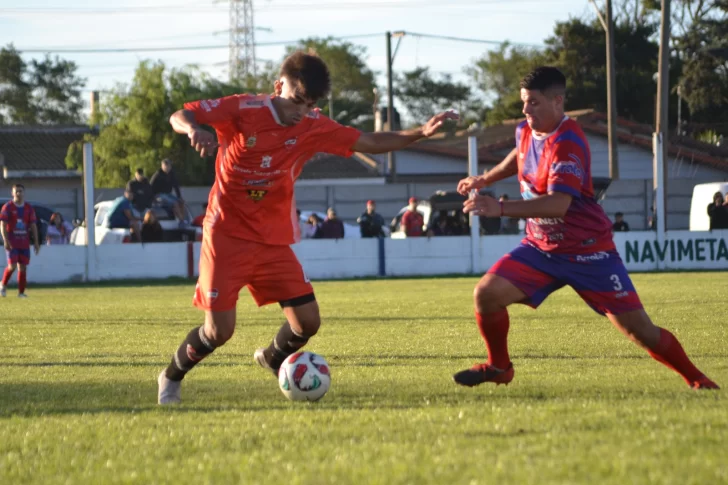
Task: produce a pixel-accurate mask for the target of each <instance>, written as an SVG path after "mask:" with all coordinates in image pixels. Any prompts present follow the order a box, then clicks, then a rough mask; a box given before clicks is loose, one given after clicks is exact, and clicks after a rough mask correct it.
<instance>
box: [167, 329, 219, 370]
mask: <svg viewBox="0 0 728 485" xmlns="http://www.w3.org/2000/svg"><path fill="white" fill-rule="evenodd" d="M204 328H205V327H204V326H200V327H197V328H194V329H192V331H190V333H188V334H187V337H185V339H184V340H183V341H182V345H180V346H179V349H177V352H176V353H175V354H174V356H173V357H172V362H171V363H170V364H169V367H167V371H166V376H167V379H169V380H172V381H181V380H182V379H184V377H185V374H187V373H188V372H189V371H191V370H192V368H193V367H194V366H195V365H197V363H198V362H200V361H201V360H202V359H204V358H205V357H207V356H208V355H210V354H211V353H212V352H213V351H214V350H215V346H214V345H212V344H211V343H210V341H209V340H208V339H207V337H205V331H204Z"/></svg>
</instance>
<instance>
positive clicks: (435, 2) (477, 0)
mask: <svg viewBox="0 0 728 485" xmlns="http://www.w3.org/2000/svg"><path fill="white" fill-rule="evenodd" d="M544 3H560V2H559V1H558V0H510V1H509V2H508V4H509V6H512V5H514V4H518V5H525V4H539V5H542V4H544ZM498 4H501V5H502V4H503V1H502V0H473V1H467V0H454V1H451V2H443V1H442V0H421V1H417V2H407V1H396V2H382V1H374V2H371V1H370V2H368V3H367V4H366V7H367V8H368V9H384V8H417V9H420V8H422V7H438V8H453V7H470V8H477V7H484V6H489V5H490V6H492V5H498ZM190 7H192V8H190ZM361 8H362V4H361V3H353V2H337V3H333V2H323V3H310V2H309V3H288V4H279V3H276V4H274V5H270V6H266V5H261V6H260V7H257V8H256V10H257V11H277V10H280V9H286V10H288V11H291V10H311V9H326V10H347V9H357V10H358V9H361ZM489 8H492V7H489ZM153 13H160V14H164V15H190V14H200V13H215V14H222V13H225V12H224V11H222V10H216V9H215V8H214V6H210V7H204V8H202V7H200V5H199V3H191V4H185V5H156V6H155V5H149V6H143V7H112V8H88V7H78V8H67V7H64V8H52V7H16V8H0V14H4V15H53V16H58V15H73V16H76V15H108V14H143V15H147V14H153ZM514 13H515V12H514Z"/></svg>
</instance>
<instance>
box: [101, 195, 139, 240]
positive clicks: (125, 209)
mask: <svg viewBox="0 0 728 485" xmlns="http://www.w3.org/2000/svg"><path fill="white" fill-rule="evenodd" d="M131 198H132V193H131V192H129V191H128V190H125V191H124V195H122V196H121V197H117V198H116V199H115V200H114V204H113V205H112V206H111V208H110V209H109V214H108V215H107V216H106V227H108V228H109V229H115V228H118V229H129V230H130V231H131V235H132V237H133V238H134V239H136V240H137V241H138V240H139V231H140V230H141V228H140V227H139V226H140V224H139V222H140V220H139V218H138V217H136V216H135V215H134V213H133V212H132V205H131Z"/></svg>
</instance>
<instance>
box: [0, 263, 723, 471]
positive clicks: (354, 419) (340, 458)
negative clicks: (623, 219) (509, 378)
mask: <svg viewBox="0 0 728 485" xmlns="http://www.w3.org/2000/svg"><path fill="white" fill-rule="evenodd" d="M634 280H635V284H636V286H637V288H638V290H639V291H640V292H641V296H642V299H643V301H644V303H645V305H646V307H647V309H648V311H649V312H650V313H651V315H652V317H653V319H654V320H655V321H656V322H657V323H658V324H660V325H663V326H665V327H667V328H668V329H669V330H671V331H672V332H673V333H675V335H677V336H678V338H679V339H680V340H681V341H682V343H683V344H684V346H685V348H686V350H687V352H688V354H689V355H690V356H691V357H692V358H693V360H694V361H695V362H696V364H697V365H698V367H700V368H701V369H702V370H704V371H705V372H706V373H708V374H709V375H710V376H711V377H712V378H713V379H714V380H716V381H717V382H718V383H719V384H722V385H723V387H724V388H725V389H728V359H727V356H728V352H727V348H726V347H727V346H726V344H727V343H728V326H727V325H726V323H725V322H726V319H727V318H728V314H727V313H726V309H727V308H728V305H727V304H726V301H727V300H726V298H727V296H728V274H726V273H675V274H662V275H636V276H635V277H634ZM475 282H476V279H475V278H441V279H402V280H390V281H376V280H374V281H348V282H319V283H316V284H315V288H316V291H317V296H318V299H319V302H320V304H321V309H322V314H323V318H324V325H323V327H322V330H321V332H320V333H319V335H318V336H317V337H316V338H315V339H313V340H312V341H311V343H310V345H309V347H308V349H309V350H312V351H314V352H318V353H320V354H322V355H323V356H325V357H326V359H327V360H328V361H329V364H330V365H331V371H332V377H333V384H332V388H331V390H330V391H329V393H328V394H327V395H326V396H325V397H324V399H323V400H321V401H319V402H317V403H293V402H289V401H287V400H286V399H285V398H284V397H283V395H282V394H281V393H280V391H279V390H278V386H277V382H276V381H275V379H274V378H273V377H272V376H271V375H270V374H269V373H267V372H265V371H263V370H262V369H260V368H258V367H256V366H254V365H253V362H252V353H253V351H254V349H255V348H256V347H259V346H262V345H265V344H267V343H268V342H269V341H270V339H271V337H272V336H273V335H274V333H275V331H276V330H277V328H278V326H279V325H280V323H281V321H282V317H281V313H280V310H279V309H278V308H277V307H276V306H273V305H272V306H269V307H266V308H263V309H257V308H256V307H255V306H254V305H253V304H252V302H251V299H250V298H249V296H248V295H247V292H244V293H243V294H242V295H241V300H240V305H239V309H238V318H239V327H238V330H237V333H236V335H235V336H234V337H233V340H232V341H231V342H230V343H229V344H228V345H226V346H225V347H224V348H222V349H220V350H218V351H217V352H216V353H215V354H214V355H213V356H211V357H210V358H208V360H206V361H205V362H203V363H202V364H201V365H200V366H198V367H197V368H196V369H195V370H194V371H193V372H192V373H191V374H190V375H189V376H188V378H187V379H186V380H185V383H184V386H183V395H182V396H183V400H184V403H183V405H182V406H180V407H176V408H159V407H158V406H157V405H156V392H157V385H156V376H157V374H158V373H159V371H160V370H161V369H162V368H163V367H164V366H166V365H167V363H168V362H169V358H170V356H171V353H172V352H173V350H174V349H176V347H177V345H178V344H179V342H180V340H181V339H182V338H183V337H184V336H185V335H186V333H187V332H188V331H189V330H190V329H191V328H192V327H193V326H195V325H198V324H199V322H200V321H201V313H200V312H198V311H197V310H196V309H194V308H193V307H192V306H191V295H192V290H193V284H190V283H185V284H179V283H174V284H166V285H159V284H155V285H149V286H144V285H141V284H140V285H138V286H130V285H126V286H111V285H102V286H96V287H87V288H81V287H75V288H32V287H31V288H30V289H29V295H30V298H29V299H28V300H25V301H24V300H18V299H17V298H15V291H14V290H10V291H9V294H8V298H6V299H4V300H1V301H0V311H1V312H2V320H0V329H1V330H2V332H0V335H2V339H3V341H4V343H3V350H2V352H0V483H1V484H19V483H39V484H61V483H63V484H66V483H67V484H102V483H139V484H151V483H172V484H180V483H194V484H196V485H199V484H207V483H220V484H237V483H241V484H268V483H271V484H288V483H291V484H299V483H301V484H303V483H305V484H367V483H381V484H405V483H408V484H409V483H412V484H429V483H432V484H485V483H494V484H507V483H539V484H540V483H559V484H565V483H589V484H597V483H598V484H603V483H615V484H625V483H630V484H631V483H660V484H668V483H674V484H680V485H684V484H716V483H728V453H727V452H728V396H727V395H726V392H728V391H726V390H723V391H716V392H695V391H691V390H690V389H689V388H688V387H687V386H686V385H685V384H684V383H683V381H682V379H680V377H679V376H678V375H677V374H675V373H673V372H672V371H669V370H667V369H666V368H664V367H663V366H661V365H659V364H657V363H656V362H654V361H653V360H652V359H651V358H649V356H648V355H647V354H645V353H644V352H643V351H642V350H640V349H638V348H637V347H636V346H634V345H633V344H631V343H630V342H629V341H627V339H625V338H624V337H623V336H622V335H621V334H619V333H618V332H617V331H616V330H615V329H613V328H612V327H611V326H610V324H609V322H608V321H607V320H606V319H604V318H601V317H599V316H598V315H596V314H595V313H593V312H592V311H591V310H590V309H589V308H588V307H587V306H586V305H584V304H582V303H581V301H580V300H579V299H578V297H577V296H576V294H575V293H574V292H573V291H572V290H570V289H565V290H562V291H560V292H558V293H557V294H555V295H554V296H553V297H551V298H550V299H549V300H548V301H547V302H546V303H545V304H544V305H543V306H542V307H541V309H539V310H538V311H533V310H531V309H529V308H526V307H523V306H516V307H514V308H513V309H512V311H511V321H512V324H511V334H510V342H511V356H512V359H513V361H514V365H515V368H516V378H515V380H514V381H513V383H512V384H511V385H510V386H508V387H506V386H499V387H497V388H496V387H495V386H492V385H483V386H480V387H478V388H475V389H465V388H460V387H458V386H456V385H455V384H454V383H453V382H452V380H451V375H452V373H453V372H455V371H457V370H460V369H462V368H464V367H469V366H470V365H472V364H473V363H474V362H475V361H478V360H483V357H484V347H483V344H482V342H481V340H480V338H479V336H478V332H477V328H476V326H475V323H474V321H473V318H472V314H473V310H472V301H471V295H472V288H473V285H474V284H475Z"/></svg>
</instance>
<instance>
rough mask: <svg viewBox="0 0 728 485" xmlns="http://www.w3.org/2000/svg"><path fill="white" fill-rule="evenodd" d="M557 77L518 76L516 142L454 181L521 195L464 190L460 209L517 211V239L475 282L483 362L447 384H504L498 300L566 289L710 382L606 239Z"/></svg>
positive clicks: (694, 382) (524, 299)
mask: <svg viewBox="0 0 728 485" xmlns="http://www.w3.org/2000/svg"><path fill="white" fill-rule="evenodd" d="M565 94H566V78H565V77H564V75H563V74H562V73H561V72H560V71H559V70H558V69H556V68H553V67H539V68H537V69H536V70H534V71H533V72H531V73H530V74H528V75H527V76H526V77H525V78H524V79H523V80H522V81H521V99H522V101H523V113H524V114H525V115H526V120H525V121H524V122H522V123H520V124H519V125H518V127H517V128H516V149H515V150H513V151H512V152H511V154H510V155H509V156H508V157H506V158H505V159H504V160H503V161H502V162H501V163H500V164H499V165H497V166H496V167H495V168H494V169H493V170H490V171H489V172H487V173H486V174H485V175H482V176H475V177H468V178H466V179H463V180H461V181H460V183H459V184H458V192H460V193H461V194H463V195H466V194H469V193H471V191H473V190H478V189H480V188H483V187H487V186H488V185H490V184H492V183H494V182H497V181H499V180H502V179H505V178H507V177H510V176H512V175H516V174H517V175H518V181H519V183H520V186H521V194H522V196H523V200H514V201H503V202H499V201H497V200H495V199H493V198H492V197H488V196H486V195H474V196H472V197H471V198H470V199H468V200H467V201H466V202H465V208H464V210H465V212H468V213H472V214H474V215H481V216H486V217H504V216H505V217H515V218H527V219H528V223H527V226H526V238H525V239H524V240H523V242H522V243H521V244H520V245H519V246H518V247H517V248H516V249H514V250H513V251H511V252H510V253H509V254H507V255H505V256H504V257H503V258H501V259H500V260H499V261H498V262H497V263H496V264H495V265H494V266H493V267H492V268H490V270H489V271H488V273H487V274H486V275H485V276H483V278H482V279H481V280H480V282H479V283H478V285H477V286H476V287H475V293H474V299H475V310H476V319H477V324H478V329H479V330H480V334H481V336H482V337H483V340H484V341H485V345H486V348H487V350H488V361H487V362H485V363H482V364H476V365H475V366H473V367H472V368H470V369H466V370H463V371H461V372H458V373H457V374H455V375H454V376H453V379H454V380H455V382H456V383H458V384H460V385H463V386H469V387H472V386H476V385H479V384H482V383H484V382H494V383H496V384H508V383H509V382H511V380H512V379H513V375H514V371H513V364H512V363H511V359H510V357H509V355H508V343H507V341H508V328H509V318H508V310H507V307H508V306H509V305H511V304H513V303H524V304H526V305H529V306H531V307H533V308H536V307H538V306H539V305H540V304H541V303H542V302H543V301H544V300H545V299H546V298H547V297H548V296H549V295H550V294H551V293H553V292H554V291H556V290H558V289H559V288H562V287H563V286H566V285H569V286H571V287H572V288H573V289H574V290H575V291H576V292H577V293H578V294H579V296H581V298H582V299H583V300H584V301H585V302H586V303H587V304H588V305H589V306H591V307H592V308H593V309H594V310H595V311H596V312H597V313H599V314H601V315H606V316H607V317H608V318H609V320H610V321H611V322H612V323H613V324H614V325H615V326H616V327H617V328H618V329H619V330H620V331H622V332H623V333H624V334H625V335H627V336H628V337H629V338H630V339H631V340H632V341H634V342H635V343H637V344H638V345H640V346H641V347H643V348H644V349H645V350H646V351H647V352H648V353H649V354H650V356H652V358H654V359H655V360H657V361H658V362H661V363H662V364H664V365H665V366H667V367H669V368H670V369H673V370H674V371H676V372H677V373H679V374H680V375H681V376H682V377H683V379H685V382H687V383H688V385H689V386H690V387H692V388H693V389H718V386H717V385H716V384H715V383H714V382H713V381H711V380H710V379H708V377H706V376H705V374H703V373H702V372H701V371H700V370H698V369H697V368H696V367H695V366H694V365H693V363H692V362H690V359H689V358H688V357H687V355H686V354H685V351H684V350H683V348H682V345H680V342H678V340H677V339H676V338H675V336H674V335H673V334H672V333H670V332H669V331H667V330H665V329H664V328H660V327H657V326H655V325H654V324H653V323H652V321H651V320H650V317H649V316H648V315H647V313H646V312H645V310H644V309H643V307H642V303H641V302H640V299H639V297H638V296H637V292H636V291H635V288H634V286H633V285H632V281H631V280H630V278H629V275H628V274H627V270H626V268H625V267H624V263H623V262H622V259H621V258H620V256H619V253H617V250H616V247H615V245H614V242H613V240H612V232H611V223H610V221H609V219H608V218H607V216H606V214H605V213H604V211H603V210H602V208H601V206H599V204H597V202H596V200H595V198H594V189H593V187H592V178H591V154H590V151H589V145H588V143H587V140H586V137H585V136H584V133H583V132H582V131H581V129H580V127H579V125H578V124H577V123H576V122H575V121H574V120H571V119H569V118H568V117H567V116H565V114H564V97H565Z"/></svg>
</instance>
